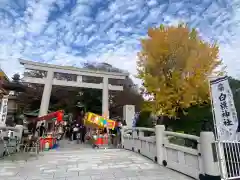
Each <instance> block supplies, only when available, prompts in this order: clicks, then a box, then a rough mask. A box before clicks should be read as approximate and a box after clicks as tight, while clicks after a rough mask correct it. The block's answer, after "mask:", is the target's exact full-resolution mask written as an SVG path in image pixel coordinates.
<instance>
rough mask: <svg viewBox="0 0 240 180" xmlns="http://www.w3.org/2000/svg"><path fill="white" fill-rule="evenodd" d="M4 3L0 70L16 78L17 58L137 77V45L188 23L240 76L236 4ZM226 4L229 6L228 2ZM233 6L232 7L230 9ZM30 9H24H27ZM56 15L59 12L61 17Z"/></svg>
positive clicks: (152, 0)
mask: <svg viewBox="0 0 240 180" xmlns="http://www.w3.org/2000/svg"><path fill="white" fill-rule="evenodd" d="M26 2H27V3H25V1H22V2H20V1H19V3H14V1H1V2H0V6H1V8H3V10H2V11H0V25H1V29H0V42H1V47H0V58H1V59H2V60H0V64H1V67H2V68H3V69H4V70H5V71H6V72H7V74H9V75H12V74H13V73H14V72H18V71H21V70H22V69H21V68H20V65H19V64H18V61H17V58H20V57H21V58H26V59H30V60H35V61H41V62H47V63H54V64H60V65H76V66H80V65H81V64H82V62H85V61H98V62H107V63H109V64H112V65H113V66H116V67H118V68H123V69H126V70H128V71H130V72H131V73H132V74H136V53H137V51H138V50H139V39H140V38H141V37H143V36H145V35H146V32H147V28H149V27H151V26H158V25H160V24H161V23H164V24H171V25H174V24H177V23H178V22H179V21H185V22H187V23H189V24H190V25H191V26H193V27H197V28H198V29H199V30H200V31H201V34H202V35H203V37H204V38H205V39H208V40H218V41H219V42H220V54H221V57H223V59H224V62H225V64H226V65H228V70H229V74H231V75H235V76H237V75H240V74H238V71H239V69H238V68H237V67H236V64H237V63H238V62H239V59H238V52H239V50H240V49H239V47H238V44H239V40H240V38H239V36H240V26H239V24H238V22H239V20H240V13H239V12H238V11H236V9H235V8H237V7H238V6H237V5H236V4H234V3H235V1H231V2H227V1H226V3H225V4H227V3H228V5H225V4H224V3H222V2H223V1H220V2H221V3H220V2H219V1H211V3H209V1H208V0H203V1H188V0H177V1H174V2H172V3H171V4H169V3H168V2H167V1H161V2H160V1H156V0H149V1H145V0H120V1H119V0H108V1H101V0H92V1H86V0H78V1H77V3H76V4H75V6H73V5H74V4H73V3H72V1H71V0H28V1H26ZM224 2H225V1H224ZM230 3H231V4H230ZM25 6H26V8H25V9H24V7H25ZM57 10H58V11H57Z"/></svg>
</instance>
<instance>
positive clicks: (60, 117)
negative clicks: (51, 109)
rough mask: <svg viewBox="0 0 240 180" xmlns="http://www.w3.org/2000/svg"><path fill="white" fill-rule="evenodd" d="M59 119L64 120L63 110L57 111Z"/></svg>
mask: <svg viewBox="0 0 240 180" xmlns="http://www.w3.org/2000/svg"><path fill="white" fill-rule="evenodd" d="M57 121H58V122H61V121H63V112H62V111H58V112H57Z"/></svg>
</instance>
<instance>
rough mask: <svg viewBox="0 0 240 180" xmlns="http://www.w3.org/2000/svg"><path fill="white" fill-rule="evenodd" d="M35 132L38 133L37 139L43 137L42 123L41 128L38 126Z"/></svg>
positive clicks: (43, 127)
mask: <svg viewBox="0 0 240 180" xmlns="http://www.w3.org/2000/svg"><path fill="white" fill-rule="evenodd" d="M36 130H37V132H38V135H39V137H42V136H43V135H44V133H45V132H46V128H45V126H44V123H42V124H41V126H39V127H38V128H37V129H36Z"/></svg>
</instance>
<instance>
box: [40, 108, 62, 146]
mask: <svg viewBox="0 0 240 180" xmlns="http://www.w3.org/2000/svg"><path fill="white" fill-rule="evenodd" d="M63 116H64V113H63V111H62V110H59V111H56V112H52V113H49V114H47V115H45V116H41V117H38V118H36V121H50V120H51V121H52V119H54V118H56V123H55V126H56V125H58V124H61V123H62V122H63ZM39 141H40V149H42V150H49V149H52V148H54V147H55V146H56V144H57V132H56V128H53V129H52V131H51V132H48V133H46V135H45V136H43V137H40V138H39Z"/></svg>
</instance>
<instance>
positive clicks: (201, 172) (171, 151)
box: [122, 125, 220, 180]
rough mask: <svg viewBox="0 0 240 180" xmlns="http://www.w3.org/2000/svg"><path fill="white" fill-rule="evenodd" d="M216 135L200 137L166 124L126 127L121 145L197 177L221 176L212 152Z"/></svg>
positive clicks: (202, 135)
mask: <svg viewBox="0 0 240 180" xmlns="http://www.w3.org/2000/svg"><path fill="white" fill-rule="evenodd" d="M214 145H215V143H214V135H213V133H212V132H202V133H201V135H200V137H198V136H193V135H189V134H183V133H175V132H170V131H165V127H164V126H162V125H157V126H156V127H155V128H127V127H123V130H122V147H123V148H124V149H127V150H131V151H134V152H136V153H140V154H142V155H143V156H146V157H148V158H150V159H152V160H153V161H155V162H156V163H158V164H160V165H163V166H165V167H167V168H170V169H173V170H175V171H178V172H180V173H183V174H185V175H188V176H190V177H192V178H194V179H201V180H203V179H209V178H217V179H219V178H220V175H219V174H220V173H219V168H218V162H217V160H216V158H215V156H214V155H213V154H214V153H215V151H214V150H215V148H214Z"/></svg>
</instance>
